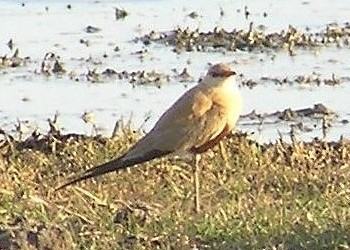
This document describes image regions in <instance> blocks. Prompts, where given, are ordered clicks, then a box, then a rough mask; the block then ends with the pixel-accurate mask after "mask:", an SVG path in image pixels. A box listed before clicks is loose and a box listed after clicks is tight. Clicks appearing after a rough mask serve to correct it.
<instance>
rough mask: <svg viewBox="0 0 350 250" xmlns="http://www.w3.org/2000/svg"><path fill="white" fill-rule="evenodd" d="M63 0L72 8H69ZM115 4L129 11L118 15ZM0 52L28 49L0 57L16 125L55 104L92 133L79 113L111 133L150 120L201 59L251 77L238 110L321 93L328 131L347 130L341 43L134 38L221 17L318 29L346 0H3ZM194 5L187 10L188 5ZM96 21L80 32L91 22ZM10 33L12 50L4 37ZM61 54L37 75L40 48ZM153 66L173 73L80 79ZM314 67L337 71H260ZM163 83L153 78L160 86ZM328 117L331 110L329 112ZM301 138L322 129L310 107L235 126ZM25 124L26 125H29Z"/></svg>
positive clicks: (34, 123) (2, 115) (64, 119)
mask: <svg viewBox="0 0 350 250" xmlns="http://www.w3.org/2000/svg"><path fill="white" fill-rule="evenodd" d="M68 4H70V8H68ZM115 7H118V8H123V9H125V10H126V11H127V12H128V13H129V15H128V16H126V17H125V18H124V19H119V20H116V17H115ZM0 9H1V14H0V24H1V25H0V34H1V36H0V56H4V55H8V56H10V55H12V54H13V53H14V50H15V49H16V48H18V50H19V56H20V57H29V58H28V60H26V62H25V63H24V64H23V65H21V66H20V67H16V68H11V67H0V125H1V126H2V127H3V128H5V129H6V130H8V131H11V130H13V129H14V124H16V123H17V120H20V121H23V122H25V123H24V125H25V126H23V127H26V126H28V127H29V128H33V127H38V128H40V130H46V129H47V128H48V125H47V122H46V120H47V118H52V117H53V116H54V114H55V113H57V112H58V113H59V114H60V115H59V124H60V126H61V127H62V128H63V129H65V130H66V131H67V132H80V133H91V132H92V124H91V123H85V122H84V121H83V120H82V118H81V116H82V114H83V113H84V112H91V113H92V114H93V115H94V116H95V119H94V124H95V125H96V127H98V128H99V131H102V132H103V133H106V134H110V133H111V131H112V129H113V127H114V124H115V121H116V120H118V119H120V118H123V119H124V120H128V119H131V122H132V126H133V127H135V128H139V127H142V128H144V129H145V130H148V129H149V128H151V127H152V125H153V124H154V122H155V121H156V120H157V118H158V117H159V116H160V115H161V114H162V112H163V111H164V110H165V109H166V108H167V107H168V106H169V105H171V103H172V102H173V101H174V100H176V98H178V97H179V96H180V95H181V94H182V93H183V92H184V91H186V90H187V89H188V88H189V87H191V86H193V85H194V84H195V81H196V80H197V79H198V78H199V77H200V76H201V75H202V74H203V72H204V71H205V70H206V69H207V67H208V63H209V62H211V63H215V62H226V63H230V64H231V65H232V66H233V67H234V68H235V69H236V71H237V72H239V73H240V74H241V75H242V76H241V77H239V79H238V80H239V81H244V80H247V79H252V80H254V81H256V82H258V86H256V87H254V88H252V89H249V88H247V87H244V86H242V87H241V90H242V95H243V97H244V100H245V107H244V112H243V113H244V114H248V113H250V112H252V111H253V110H254V111H255V112H256V113H259V114H261V116H262V117H264V115H266V114H271V113H274V112H276V111H283V110H285V109H288V108H291V109H293V110H298V109H306V108H312V107H313V106H314V105H315V104H319V103H322V104H323V105H325V106H326V107H327V108H329V109H330V110H331V111H333V112H334V113H335V115H334V116H332V117H331V118H330V119H329V120H330V121H329V124H330V125H329V126H330V127H329V129H327V131H326V132H327V133H326V139H329V140H336V139H338V138H339V137H340V136H341V135H344V136H345V137H349V136H350V132H349V125H348V122H347V121H348V120H350V111H349V107H350V98H349V96H350V87H349V86H350V85H349V83H350V82H349V81H348V80H347V79H348V78H347V76H348V75H349V72H350V71H349V70H350V50H349V49H348V47H342V48H338V47H337V46H324V47H321V48H313V49H297V50H296V51H295V56H290V55H289V53H288V51H287V50H278V51H275V50H270V51H264V52H260V51H253V52H246V51H236V52H228V51H222V50H219V51H212V52H185V51H183V52H180V53H174V52H173V48H172V47H171V46H165V45H163V44H158V43H152V44H150V45H144V44H143V43H142V42H134V41H133V40H134V39H135V38H137V37H141V36H143V35H145V34H148V33H149V32H151V31H152V30H154V31H157V32H163V31H171V30H174V29H176V28H178V27H181V28H186V27H189V28H190V29H197V28H199V29H200V30H201V31H210V30H213V29H214V28H215V27H217V26H219V27H222V28H225V29H227V30H233V29H235V28H236V29H248V28H249V25H250V23H251V22H253V23H254V25H255V26H258V25H261V27H262V29H264V30H265V32H281V30H283V29H287V28H288V26H289V25H293V26H294V27H296V28H298V29H300V30H302V31H305V30H306V29H307V30H308V31H310V32H315V33H316V32H320V31H322V30H324V29H325V27H326V25H327V24H329V23H333V22H337V23H339V24H343V23H344V22H347V21H348V18H349V17H348V13H349V11H350V1H291V0H290V1H268V0H264V1H262V0H261V1H260V0H259V1H201V5H200V6H198V4H196V3H195V2H193V3H192V2H188V1H177V2H176V5H175V6H174V4H173V2H172V1H165V0H155V1H136V0H135V1H119V2H115V1H98V2H96V1H74V3H68V2H66V3H64V2H61V1H27V2H25V4H24V6H22V5H21V4H20V3H15V2H13V1H0ZM191 13H193V15H192V17H190V16H189V14H191ZM89 25H90V26H92V27H95V28H98V30H97V31H96V32H87V30H86V28H87V27H88V26H89ZM10 39H12V40H13V43H14V44H13V49H12V50H11V49H10V48H9V47H8V46H7V43H8V42H9V40H10ZM48 52H52V53H54V54H55V55H56V56H59V61H60V62H61V63H62V65H63V67H64V68H65V70H66V73H64V74H51V75H49V76H48V75H44V74H42V72H41V63H42V61H43V58H44V56H45V54H46V53H48ZM107 68H110V69H114V70H116V71H118V72H119V71H124V70H125V71H128V72H132V71H139V70H141V71H142V70H145V71H147V72H150V71H156V72H160V73H162V74H165V75H169V76H171V77H170V78H169V79H170V80H169V81H165V82H161V84H158V83H157V84H155V85H156V86H155V85H154V84H148V85H142V86H139V85H136V86H135V84H130V81H128V80H127V79H123V80H116V79H114V78H103V79H102V80H100V81H98V82H97V83H94V82H92V81H89V80H87V77H86V74H87V73H88V71H89V70H90V71H92V70H96V71H97V72H102V71H104V70H105V69H107ZM184 68H187V70H188V72H189V74H190V76H191V77H192V79H193V80H192V81H186V82H179V80H177V79H176V78H175V77H172V76H173V75H174V74H175V73H174V71H173V70H176V71H177V72H181V71H182V70H183V69H184ZM310 75H317V77H319V78H320V79H331V78H332V76H335V77H336V78H341V77H344V79H345V80H343V81H341V82H340V83H339V84H336V85H334V86H328V85H324V84H321V85H320V86H318V85H315V84H297V83H293V84H281V85H280V84H275V83H274V82H273V81H272V80H271V81H261V79H262V78H267V79H274V78H279V79H284V78H288V79H295V78H296V77H298V76H310ZM159 86H160V88H159ZM327 119H328V118H327ZM300 123H301V124H302V126H301V127H303V128H306V129H299V130H298V129H297V130H296V134H297V136H298V137H300V138H301V139H305V140H309V139H311V138H313V137H315V136H317V137H323V136H324V133H323V132H324V131H323V129H322V126H323V125H322V124H323V121H322V119H320V118H319V117H318V116H317V115H316V116H310V117H299V118H296V119H294V120H292V121H281V120H280V119H278V118H276V117H272V118H271V117H267V118H266V119H247V118H245V119H241V121H240V123H239V125H238V129H239V130H243V131H247V132H249V133H254V134H253V137H254V138H256V139H258V140H261V141H270V140H272V141H273V140H274V139H275V138H276V137H278V136H279V134H282V135H284V136H288V135H289V132H290V131H291V125H293V126H294V127H295V125H300ZM28 131H29V130H28Z"/></svg>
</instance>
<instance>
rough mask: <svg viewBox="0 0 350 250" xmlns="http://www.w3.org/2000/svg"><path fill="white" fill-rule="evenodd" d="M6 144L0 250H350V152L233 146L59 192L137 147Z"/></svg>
mask: <svg viewBox="0 0 350 250" xmlns="http://www.w3.org/2000/svg"><path fill="white" fill-rule="evenodd" d="M0 138H2V139H1V141H0V154H1V155H0V156H1V158H0V176H1V181H0V249H2V248H5V249H6V248H8V249H156V248H159V249H195V248H198V249H263V248H265V249H348V248H349V244H350V234H349V232H350V183H349V182H350V181H349V180H350V178H349V177H350V168H349V163H350V144H348V143H347V142H344V141H339V142H332V143H326V142H321V141H314V142H312V143H303V142H294V143H292V144H287V143H285V142H283V141H278V142H276V143H274V144H269V145H258V144H257V143H255V142H253V141H251V140H249V138H248V136H246V135H242V134H236V135H233V136H231V137H230V138H227V139H226V140H225V141H224V142H223V143H222V144H221V147H220V146H217V147H216V148H214V149H213V150H211V151H209V152H207V153H206V154H204V155H203V157H202V166H201V168H202V171H201V174H200V178H201V199H202V200H201V202H202V203H201V205H202V212H201V213H200V214H196V213H194V203H193V195H194V194H193V193H194V187H193V182H192V170H191V167H190V165H189V163H186V162H185V161H183V160H176V159H173V158H170V159H160V160H154V161H152V162H150V163H146V164H143V165H142V166H139V167H137V168H131V169H128V170H124V171H120V172H118V173H113V174H109V175H106V176H103V177H100V178H97V179H95V180H89V181H86V182H82V183H80V184H78V185H76V186H73V187H69V188H67V189H64V190H61V191H58V192H54V188H55V187H57V186H58V185H59V184H62V183H63V182H64V181H65V180H66V179H67V178H68V177H69V176H72V174H73V173H78V172H81V171H83V170H84V169H87V168H89V167H91V166H93V165H97V164H99V163H102V162H104V161H106V160H108V159H111V158H114V157H115V156H117V155H119V154H121V153H122V152H124V151H125V150H127V148H128V147H129V146H130V145H132V143H133V142H134V141H136V140H137V139H138V138H139V135H138V133H135V132H133V131H131V130H129V129H124V131H123V132H122V133H121V134H120V135H118V136H116V137H115V138H103V137H101V136H96V137H88V136H83V135H60V133H59V132H57V131H56V132H52V133H49V134H48V135H39V136H33V137H31V138H29V139H26V140H21V141H18V140H15V139H13V138H11V136H9V135H6V134H5V135H4V134H3V135H2V137H0Z"/></svg>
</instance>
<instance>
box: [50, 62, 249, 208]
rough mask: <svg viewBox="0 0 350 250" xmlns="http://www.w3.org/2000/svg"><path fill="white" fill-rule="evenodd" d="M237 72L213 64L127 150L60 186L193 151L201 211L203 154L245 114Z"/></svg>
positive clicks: (222, 65) (197, 194)
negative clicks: (200, 191)
mask: <svg viewBox="0 0 350 250" xmlns="http://www.w3.org/2000/svg"><path fill="white" fill-rule="evenodd" d="M235 75H236V72H235V71H233V70H232V69H231V67H230V66H229V65H228V64H225V63H218V64H214V65H212V66H211V67H210V68H209V70H208V72H207V74H206V75H205V76H204V77H203V78H202V79H200V80H199V81H198V83H197V84H196V85H195V86H194V87H192V88H191V89H189V90H188V91H187V92H185V93H184V94H183V95H182V96H181V97H180V98H179V99H178V100H177V101H175V103H174V104H173V105H172V106H171V107H170V108H168V109H167V110H166V111H165V112H164V114H163V115H162V116H161V117H160V118H159V120H158V121H157V122H156V123H155V125H154V127H153V128H152V129H151V130H150V131H149V132H148V133H146V134H145V135H144V136H143V137H142V138H141V139H140V140H139V141H137V142H136V143H135V144H134V145H133V146H132V147H131V148H130V149H129V150H128V151H127V152H126V153H124V154H123V155H121V156H119V157H117V158H115V159H113V160H111V161H108V162H106V163H104V164H102V165H98V166H95V167H92V168H90V169H88V170H86V171H85V172H84V173H82V174H81V175H76V176H74V177H73V178H71V179H70V180H68V181H67V182H66V183H64V184H63V185H61V186H59V187H58V188H56V190H60V189H62V188H65V187H67V186H69V185H72V184H75V183H77V182H80V181H82V180H86V179H89V178H93V177H97V176H100V175H103V174H106V173H109V172H113V171H119V170H121V169H125V168H127V167H132V166H134V165H137V164H141V163H144V162H148V161H150V160H153V159H155V158H160V157H163V156H166V155H169V154H180V155H181V154H182V153H190V154H191V155H194V156H195V164H194V165H195V167H194V177H193V178H194V181H193V182H194V184H195V210H196V212H199V211H200V202H199V178H198V171H199V161H200V154H201V153H203V152H205V151H207V150H208V149H210V148H212V147H213V146H215V145H216V144H218V143H219V141H220V140H222V139H223V138H224V137H226V136H227V135H229V134H230V133H231V132H232V130H233V129H234V127H235V125H236V122H237V120H238V119H239V116H240V114H241V110H242V106H243V105H242V97H241V95H240V91H239V87H238V85H237V84H236V79H235Z"/></svg>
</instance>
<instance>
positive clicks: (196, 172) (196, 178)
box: [194, 154, 201, 213]
mask: <svg viewBox="0 0 350 250" xmlns="http://www.w3.org/2000/svg"><path fill="white" fill-rule="evenodd" d="M200 160H201V155H200V154H196V156H195V164H194V188H195V192H196V193H195V197H194V202H195V208H196V213H199V212H200V198H199V162H200Z"/></svg>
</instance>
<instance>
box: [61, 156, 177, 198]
mask: <svg viewBox="0 0 350 250" xmlns="http://www.w3.org/2000/svg"><path fill="white" fill-rule="evenodd" d="M170 153H171V152H167V151H161V150H153V151H150V152H147V153H146V154H144V155H143V156H140V157H135V158H129V159H125V158H126V157H125V156H126V155H123V156H121V157H119V158H117V159H115V160H112V161H109V162H106V163H104V164H102V165H99V166H96V167H93V168H90V169H89V170H87V171H86V172H85V173H83V174H82V175H80V176H76V177H73V178H72V179H71V180H70V181H68V182H67V183H65V184H63V185H61V186H59V187H57V188H56V189H55V191H57V190H60V189H62V188H65V187H67V186H70V185H73V184H75V183H77V182H80V181H83V180H86V179H89V178H92V177H97V176H100V175H103V174H107V173H109V172H112V171H117V170H120V169H124V168H127V167H130V166H133V165H136V164H139V163H143V162H147V161H150V160H152V159H154V158H157V157H161V156H165V155H167V154H170Z"/></svg>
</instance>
